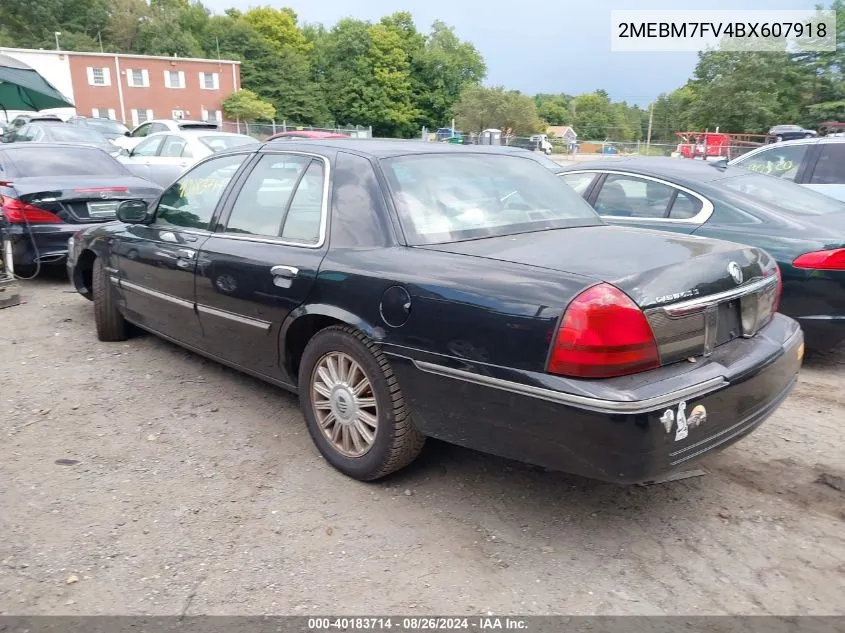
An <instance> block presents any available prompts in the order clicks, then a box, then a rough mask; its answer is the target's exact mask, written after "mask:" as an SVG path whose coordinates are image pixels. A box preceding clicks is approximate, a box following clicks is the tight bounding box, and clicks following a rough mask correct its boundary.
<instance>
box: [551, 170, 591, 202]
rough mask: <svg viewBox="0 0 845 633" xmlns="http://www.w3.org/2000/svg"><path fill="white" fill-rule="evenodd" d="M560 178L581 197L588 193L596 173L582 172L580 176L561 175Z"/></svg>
mask: <svg viewBox="0 0 845 633" xmlns="http://www.w3.org/2000/svg"><path fill="white" fill-rule="evenodd" d="M560 177H561V178H562V179H563V182H565V183H566V184H567V185H569V186H570V187H572V188H573V189H574V190H575V193H577V194H578V195H579V196H583V195H584V194H585V193H587V189H589V187H590V184H591V183H592V182H593V180H595V178H596V174H595V172H582V173H580V174H561V175H560Z"/></svg>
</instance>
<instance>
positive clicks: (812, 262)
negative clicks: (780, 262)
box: [792, 248, 845, 270]
mask: <svg viewBox="0 0 845 633" xmlns="http://www.w3.org/2000/svg"><path fill="white" fill-rule="evenodd" d="M792 265H793V266H795V268H807V269H810V270H845V248H835V249H832V250H829V251H815V252H813V253H804V254H803V255H800V256H798V257H797V258H796V259H795V261H794V262H792Z"/></svg>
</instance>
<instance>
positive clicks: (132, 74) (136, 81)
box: [126, 68, 150, 88]
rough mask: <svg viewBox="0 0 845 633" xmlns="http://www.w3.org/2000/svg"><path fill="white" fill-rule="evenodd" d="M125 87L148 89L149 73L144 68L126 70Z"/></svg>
mask: <svg viewBox="0 0 845 633" xmlns="http://www.w3.org/2000/svg"><path fill="white" fill-rule="evenodd" d="M126 85H127V86H129V87H130V88H149V87H150V72H149V71H148V70H147V69H145V68H127V69H126Z"/></svg>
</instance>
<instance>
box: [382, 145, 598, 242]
mask: <svg viewBox="0 0 845 633" xmlns="http://www.w3.org/2000/svg"><path fill="white" fill-rule="evenodd" d="M381 163H382V166H383V168H384V172H385V174H386V176H387V179H388V181H389V183H390V188H391V190H392V194H393V199H394V202H395V203H396V208H397V210H398V211H399V216H400V220H401V222H402V227H403V229H404V231H405V236H406V238H407V239H408V242H409V243H410V244H413V245H423V244H442V243H446V242H456V241H460V240H468V239H477V238H482V237H497V236H502V235H513V234H516V233H525V232H529V231H541V230H544V229H559V228H567V227H573V226H590V225H595V224H601V223H602V222H601V220H600V219H599V217H598V216H597V215H596V213H595V211H593V209H592V207H590V205H589V204H587V203H586V202H585V201H584V199H583V198H582V197H581V196H579V195H578V194H577V193H575V192H574V191H573V190H572V188H571V187H568V186H567V185H566V184H564V183H563V181H561V180H560V179H559V178H557V177H556V176H555V175H554V174H553V173H552V172H551V171H550V170H548V169H546V168H544V167H542V166H541V165H540V164H539V163H537V162H536V161H534V160H532V159H531V158H527V159H526V158H520V157H517V156H507V155H485V154H480V153H479V154H472V153H467V154H463V155H461V154H445V153H444V154H422V155H412V156H398V157H392V158H385V159H382V161H381Z"/></svg>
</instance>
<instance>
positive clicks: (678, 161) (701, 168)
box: [558, 157, 748, 182]
mask: <svg viewBox="0 0 845 633" xmlns="http://www.w3.org/2000/svg"><path fill="white" fill-rule="evenodd" d="M720 164H721V166H719V167H717V166H716V165H714V164H713V163H712V162H705V161H701V160H692V159H689V158H640V157H634V158H606V159H603V160H601V159H599V160H593V161H586V162H583V163H577V164H575V165H567V166H566V167H561V169H560V171H559V172H558V173H566V172H572V171H596V170H603V171H608V170H609V171H615V170H618V171H626V172H630V173H635V174H641V175H643V176H654V177H656V178H668V179H670V180H671V179H676V180H680V181H688V182H712V181H716V180H721V179H723V178H730V177H731V176H738V175H741V174H747V173H748V172H747V171H746V170H745V169H743V168H742V167H738V166H737V167H728V166H725V165H724V163H721V161H720Z"/></svg>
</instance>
